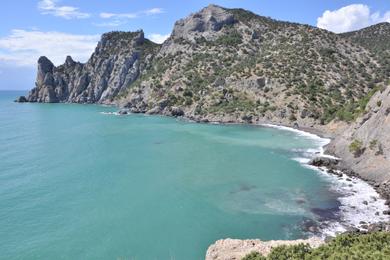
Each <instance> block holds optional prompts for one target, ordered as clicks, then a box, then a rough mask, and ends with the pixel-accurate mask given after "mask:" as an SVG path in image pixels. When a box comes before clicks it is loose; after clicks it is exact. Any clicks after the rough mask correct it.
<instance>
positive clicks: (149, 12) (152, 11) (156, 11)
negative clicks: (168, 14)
mask: <svg viewBox="0 0 390 260" xmlns="http://www.w3.org/2000/svg"><path fill="white" fill-rule="evenodd" d="M143 13H144V14H146V15H152V14H162V13H164V10H163V9H162V8H152V9H149V10H145V11H143Z"/></svg>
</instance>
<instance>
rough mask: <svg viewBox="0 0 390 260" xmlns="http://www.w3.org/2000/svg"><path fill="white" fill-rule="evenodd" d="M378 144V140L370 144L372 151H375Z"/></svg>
mask: <svg viewBox="0 0 390 260" xmlns="http://www.w3.org/2000/svg"><path fill="white" fill-rule="evenodd" d="M377 144H378V140H376V139H374V140H371V142H370V146H369V147H370V149H371V150H374V148H375V147H376V145H377Z"/></svg>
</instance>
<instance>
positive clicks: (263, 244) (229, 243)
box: [206, 237, 324, 260]
mask: <svg viewBox="0 0 390 260" xmlns="http://www.w3.org/2000/svg"><path fill="white" fill-rule="evenodd" d="M301 243H303V244H309V245H310V246H311V247H313V248H316V247H319V246H320V245H322V244H323V243H324V241H323V240H322V239H320V238H317V237H312V238H309V239H298V240H271V241H261V240H259V239H248V240H240V239H230V238H228V239H222V240H218V241H217V242H215V243H214V244H212V245H211V246H210V247H209V248H208V250H207V253H206V260H240V259H242V258H243V257H244V256H246V255H248V254H250V253H252V252H258V253H260V254H262V255H264V256H266V255H268V254H269V253H270V252H271V249H272V248H273V247H277V246H281V245H297V244H301Z"/></svg>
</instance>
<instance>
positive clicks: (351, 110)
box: [323, 86, 381, 122]
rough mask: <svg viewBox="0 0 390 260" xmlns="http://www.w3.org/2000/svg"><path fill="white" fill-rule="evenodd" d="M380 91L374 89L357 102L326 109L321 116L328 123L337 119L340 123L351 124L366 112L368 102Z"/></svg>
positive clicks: (377, 88)
mask: <svg viewBox="0 0 390 260" xmlns="http://www.w3.org/2000/svg"><path fill="white" fill-rule="evenodd" d="M380 89H381V87H380V86H377V87H374V88H373V89H372V90H370V91H369V92H368V93H367V94H366V95H363V96H362V97H361V98H359V99H358V100H354V99H352V100H351V101H349V102H347V103H346V104H344V105H342V104H339V105H338V106H333V107H328V108H326V109H325V112H324V114H323V118H324V121H325V122H330V121H331V120H332V119H334V118H337V119H339V120H341V121H346V122H352V121H353V120H355V119H356V118H358V117H359V116H360V115H362V114H363V113H364V112H365V111H366V107H367V103H368V101H370V99H371V97H372V96H373V95H374V94H375V93H376V92H377V91H378V90H380Z"/></svg>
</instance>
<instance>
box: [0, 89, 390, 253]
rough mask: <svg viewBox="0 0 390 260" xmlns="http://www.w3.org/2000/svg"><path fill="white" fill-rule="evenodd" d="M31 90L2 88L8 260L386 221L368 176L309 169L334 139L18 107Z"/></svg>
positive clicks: (0, 221) (1, 231)
mask: <svg viewBox="0 0 390 260" xmlns="http://www.w3.org/2000/svg"><path fill="white" fill-rule="evenodd" d="M23 94H26V93H25V92H17V91H0V259H141V260H142V259H186V260H192V259H194V260H195V259H204V256H205V253H206V250H207V248H208V246H209V245H210V244H212V243H214V242H215V241H216V240H218V239H223V238H237V239H248V238H259V239H261V240H270V239H297V238H305V237H309V236H312V235H317V236H323V237H327V236H333V235H335V234H336V233H338V232H342V231H345V230H347V229H348V228H349V227H351V226H355V227H358V226H359V225H360V224H361V223H363V222H366V223H374V222H378V221H381V220H386V219H387V217H386V216H384V215H383V214H382V211H383V210H384V209H386V206H385V204H384V200H382V199H381V198H380V197H379V195H378V194H377V193H376V192H375V191H374V189H373V188H372V187H370V186H369V185H367V184H366V183H365V182H363V181H361V180H359V179H355V178H348V177H347V176H342V177H337V176H334V175H330V174H328V173H326V170H324V169H322V170H321V169H317V168H315V167H311V166H309V165H308V164H307V163H308V161H309V160H310V158H312V157H314V156H317V155H320V154H323V148H322V147H323V146H324V145H325V144H327V143H328V142H329V140H328V139H324V138H320V137H318V136H316V135H313V134H309V133H305V132H302V131H298V130H293V129H290V128H285V127H279V126H274V125H262V126H260V125H259V126H253V125H252V126H248V125H218V124H200V123H193V122H188V121H185V120H182V119H176V118H170V117H163V116H148V115H141V114H131V115H123V116H121V115H118V114H117V113H116V111H117V108H115V107H109V106H101V105H82V104H37V103H15V102H13V100H14V99H15V98H16V97H17V96H19V95H23ZM364 201H367V203H363V202H364ZM366 204H367V205H366ZM377 212H378V213H377Z"/></svg>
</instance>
